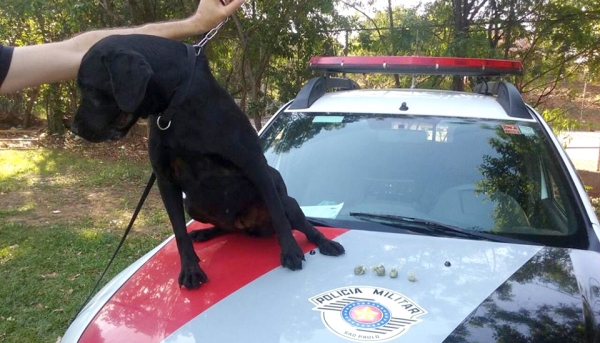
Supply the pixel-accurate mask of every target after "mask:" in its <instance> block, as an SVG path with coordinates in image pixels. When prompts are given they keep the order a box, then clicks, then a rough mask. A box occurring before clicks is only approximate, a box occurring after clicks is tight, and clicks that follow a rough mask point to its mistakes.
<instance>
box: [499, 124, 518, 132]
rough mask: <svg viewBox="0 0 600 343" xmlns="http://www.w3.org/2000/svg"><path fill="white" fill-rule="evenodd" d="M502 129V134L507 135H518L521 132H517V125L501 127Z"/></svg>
mask: <svg viewBox="0 0 600 343" xmlns="http://www.w3.org/2000/svg"><path fill="white" fill-rule="evenodd" d="M502 129H504V133H508V134H509V135H520V134H521V130H519V126H517V125H506V124H505V125H502Z"/></svg>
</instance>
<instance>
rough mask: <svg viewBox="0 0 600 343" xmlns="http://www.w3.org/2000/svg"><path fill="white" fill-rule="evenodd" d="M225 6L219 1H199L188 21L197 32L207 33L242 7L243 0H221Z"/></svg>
mask: <svg viewBox="0 0 600 343" xmlns="http://www.w3.org/2000/svg"><path fill="white" fill-rule="evenodd" d="M223 1H224V2H225V3H226V5H223V4H222V3H221V1H220V0H201V1H200V4H199V5H198V9H197V10H196V13H194V15H193V16H191V17H190V20H191V21H192V23H193V24H194V25H195V27H196V28H197V30H198V32H207V31H209V30H210V29H212V28H214V27H215V26H217V25H219V23H220V22H222V21H223V20H225V18H227V17H228V16H230V15H231V14H233V13H234V12H235V11H237V10H238V8H240V6H242V4H243V3H244V2H245V0H231V1H229V0H223Z"/></svg>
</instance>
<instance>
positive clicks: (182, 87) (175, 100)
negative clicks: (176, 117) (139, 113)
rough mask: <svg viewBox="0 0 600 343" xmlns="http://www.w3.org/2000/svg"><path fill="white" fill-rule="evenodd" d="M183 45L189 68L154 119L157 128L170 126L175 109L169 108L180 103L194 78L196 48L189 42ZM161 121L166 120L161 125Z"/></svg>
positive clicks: (164, 128) (162, 128)
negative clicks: (169, 99)
mask: <svg viewBox="0 0 600 343" xmlns="http://www.w3.org/2000/svg"><path fill="white" fill-rule="evenodd" d="M185 46H186V48H187V61H188V64H189V65H190V70H188V71H187V72H186V76H185V77H184V79H183V80H182V81H181V83H180V84H179V85H178V86H177V88H176V89H175V92H174V94H173V96H172V97H171V101H169V106H168V107H167V109H166V110H164V111H163V112H162V113H161V114H160V115H159V116H158V118H157V119H156V125H158V128H159V129H161V130H163V131H164V130H166V129H168V128H169V127H170V126H171V119H173V114H174V113H175V111H170V109H171V108H173V107H177V106H179V105H181V103H182V102H183V99H185V96H186V95H187V93H188V91H189V89H190V86H191V84H192V80H193V79H194V70H195V69H196V48H195V47H194V46H193V45H190V44H186V45H185ZM161 122H167V124H166V125H161Z"/></svg>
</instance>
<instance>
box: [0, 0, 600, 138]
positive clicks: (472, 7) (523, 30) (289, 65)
mask: <svg viewBox="0 0 600 343" xmlns="http://www.w3.org/2000/svg"><path fill="white" fill-rule="evenodd" d="M196 6H197V2H196V1H195V0H182V1H180V2H167V1H166V0H156V1H152V2H150V1H148V0H127V1H126V0H103V1H100V2H98V1H95V0H81V1H80V0H56V1H42V0H6V1H4V2H3V4H2V5H0V32H2V33H3V34H2V36H1V37H0V41H1V42H2V43H4V44H8V45H27V44H38V43H42V42H51V41H57V40H62V39H65V38H68V37H71V36H73V35H75V34H77V33H78V32H81V31H85V30H91V29H97V28H105V27H114V26H127V25H138V24H142V23H146V22H151V21H159V20H168V19H174V18H182V17H185V16H187V15H189V14H191V13H192V12H193V11H194V10H195V8H196ZM372 6H373V2H372V1H369V0H325V1H320V0H307V1H300V0H265V1H257V0H248V1H246V4H245V5H244V6H243V8H242V9H241V10H240V11H238V12H237V13H236V16H237V18H238V21H237V22H235V21H230V22H229V23H228V24H227V25H225V27H223V29H222V30H221V32H220V33H219V35H218V36H217V37H215V39H213V40H212V41H211V42H210V43H209V44H208V45H207V49H206V52H207V55H208V56H209V57H210V60H211V64H212V67H213V72H214V74H215V76H216V77H217V79H218V80H219V81H220V82H221V83H222V84H223V85H224V86H225V87H226V89H227V90H228V91H229V92H230V93H231V94H232V95H234V97H236V98H238V99H240V101H241V105H242V106H243V107H244V109H245V110H246V111H247V114H248V115H249V116H251V117H257V118H260V117H262V116H264V115H265V114H269V113H271V112H272V111H273V109H272V108H273V107H274V106H276V105H277V104H280V103H283V102H286V101H288V100H290V99H292V98H294V96H295V95H296V94H297V92H298V91H299V90H300V88H301V87H302V85H303V84H304V83H305V82H306V81H307V80H308V79H309V78H310V77H312V76H313V74H312V73H311V71H310V70H309V68H308V61H309V59H310V57H312V56H317V55H343V54H347V55H390V54H396V55H423V56H469V57H484V58H508V59H518V60H521V61H522V62H523V64H524V66H525V75H524V76H523V77H520V78H516V79H514V80H513V81H514V82H515V83H516V84H517V86H518V88H519V89H521V90H522V92H524V93H525V94H526V95H528V97H529V98H532V99H535V101H534V103H533V105H534V106H539V105H542V104H543V103H544V101H545V100H546V98H547V97H548V96H549V95H551V94H552V92H553V91H554V90H555V88H556V87H557V85H559V84H562V83H563V82H565V80H570V79H573V78H574V77H576V76H578V75H581V71H582V70H583V69H584V68H585V69H586V70H588V73H589V74H588V75H589V76H590V77H596V76H598V70H599V64H600V55H598V54H597V53H596V52H597V51H598V50H599V49H600V30H599V29H600V26H599V24H598V22H599V21H598V19H600V16H599V14H598V11H596V10H595V9H597V8H600V0H589V1H588V0H566V1H564V0H520V1H512V0H495V1H487V0H456V1H450V0H436V1H431V2H427V3H425V4H421V5H418V6H415V7H406V6H403V5H399V6H398V5H396V6H394V7H393V8H391V9H388V8H378V9H377V10H378V11H373V12H372V11H370V9H371V8H372ZM349 8H354V9H358V10H359V12H357V14H356V15H342V14H341V13H342V12H341V10H343V9H349ZM390 10H391V13H390ZM343 13H346V12H343ZM390 14H391V15H392V19H393V28H392V27H391V22H390ZM196 38H197V37H195V38H194V39H196ZM194 39H190V40H189V41H193V40H194ZM358 78H359V83H361V84H362V85H363V86H366V87H395V86H398V85H399V86H408V85H410V84H411V83H412V82H413V80H412V78H409V77H402V76H398V77H397V78H394V77H393V76H389V75H368V76H364V77H361V76H358ZM414 81H415V84H416V85H417V86H423V87H425V86H427V87H441V88H450V87H456V82H460V81H461V80H460V79H458V80H457V79H454V80H452V79H451V78H442V77H417V78H415V80H414ZM468 86H469V85H467V87H468ZM38 95H39V97H38ZM76 106H77V90H76V87H75V85H74V84H73V83H69V82H67V83H63V84H61V85H60V86H58V88H51V87H48V86H43V87H41V88H40V89H39V90H38V91H34V90H28V91H25V92H21V93H19V94H16V95H11V96H10V97H8V96H4V97H1V98H0V121H2V122H10V123H11V126H14V123H17V124H18V123H19V120H21V121H22V119H23V117H24V112H27V108H31V109H32V112H33V115H34V116H37V117H44V118H46V117H48V118H51V119H56V118H58V117H67V118H68V117H70V116H71V115H72V112H73V110H74V108H76ZM55 117H56V118H55ZM59 119H61V118H59ZM52 122H54V120H51V123H52ZM48 129H49V130H50V131H51V132H54V131H56V130H57V129H58V127H56V126H55V125H52V124H50V125H49V127H48Z"/></svg>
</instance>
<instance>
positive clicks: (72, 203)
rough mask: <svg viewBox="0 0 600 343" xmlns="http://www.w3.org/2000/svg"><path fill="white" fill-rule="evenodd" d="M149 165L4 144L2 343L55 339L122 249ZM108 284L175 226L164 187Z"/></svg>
mask: <svg viewBox="0 0 600 343" xmlns="http://www.w3.org/2000/svg"><path fill="white" fill-rule="evenodd" d="M148 175H149V167H148V165H147V163H143V162H133V161H127V160H106V159H98V158H83V157H82V156H79V155H78V154H77V153H74V152H69V151H60V150H51V149H40V150H29V151H23V150H15V151H0V280H2V283H1V286H0V342H53V343H54V342H56V341H57V338H58V337H59V336H62V334H63V333H64V331H65V330H66V328H67V326H68V324H69V322H70V320H71V319H72V318H73V317H74V316H75V314H76V311H77V310H78V309H79V308H80V306H81V305H82V303H83V301H84V300H85V298H86V297H87V296H88V294H89V292H90V291H91V288H92V287H93V285H94V284H95V282H96V279H97V277H98V276H99V275H100V273H101V272H102V270H103V269H104V267H105V265H106V263H107V262H108V260H109V259H110V257H111V255H112V253H113V251H114V249H115V248H116V246H117V244H118V242H119V240H120V238H121V235H122V232H123V230H124V228H125V226H126V224H127V223H128V221H129V218H130V216H131V214H132V212H133V209H134V207H135V204H136V203H137V200H138V198H139V195H140V194H141V192H142V190H143V187H144V185H145V182H146V178H147V177H148ZM138 220H139V221H138V222H136V225H135V229H134V231H133V232H132V233H131V234H130V236H129V237H128V238H127V240H126V242H125V245H124V246H123V248H122V250H121V252H120V253H119V255H118V256H117V259H116V260H115V262H114V264H113V266H111V269H110V271H109V274H108V275H107V277H106V278H105V280H104V282H107V281H108V280H110V278H112V277H113V276H114V275H116V274H117V273H118V272H119V271H120V270H122V269H123V268H124V267H126V266H127V265H129V264H131V263H132V262H133V261H135V260H136V259H137V258H139V257H141V256H142V255H143V254H144V253H146V252H147V251H149V250H150V249H152V248H153V247H154V246H156V245H157V244H158V243H159V242H161V241H162V240H164V239H165V238H166V237H168V236H169V235H170V234H171V231H170V230H171V229H170V226H169V224H168V219H167V218H166V214H165V213H164V210H163V209H162V205H161V203H160V200H159V199H158V192H157V191H156V190H153V192H152V193H151V196H150V198H149V199H148V203H147V204H146V205H144V210H143V211H142V213H141V214H140V217H139V219H138Z"/></svg>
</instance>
